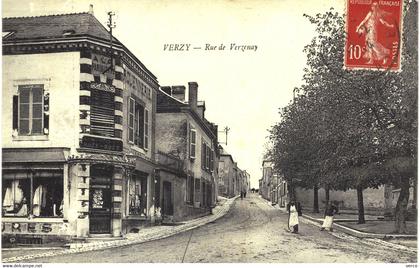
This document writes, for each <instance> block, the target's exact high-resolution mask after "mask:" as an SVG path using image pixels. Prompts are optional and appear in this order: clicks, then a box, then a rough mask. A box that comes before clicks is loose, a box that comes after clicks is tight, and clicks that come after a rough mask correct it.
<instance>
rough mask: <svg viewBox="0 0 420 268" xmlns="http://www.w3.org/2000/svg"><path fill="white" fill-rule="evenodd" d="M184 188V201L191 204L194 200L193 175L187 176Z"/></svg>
mask: <svg viewBox="0 0 420 268" xmlns="http://www.w3.org/2000/svg"><path fill="white" fill-rule="evenodd" d="M186 190H187V192H186V201H187V203H188V204H192V203H193V200H194V177H193V176H191V175H188V177H187V187H186Z"/></svg>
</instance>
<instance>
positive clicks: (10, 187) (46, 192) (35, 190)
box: [2, 171, 63, 217]
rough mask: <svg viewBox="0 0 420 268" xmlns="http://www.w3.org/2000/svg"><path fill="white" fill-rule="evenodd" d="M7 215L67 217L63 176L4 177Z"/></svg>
mask: <svg viewBox="0 0 420 268" xmlns="http://www.w3.org/2000/svg"><path fill="white" fill-rule="evenodd" d="M2 201H3V203H2V204H3V206H2V208H3V215H4V216H22V217H27V216H29V215H32V216H35V217H61V216H63V176H62V174H58V173H55V172H49V171H41V172H36V173H34V174H32V175H31V174H29V173H28V174H23V173H16V174H3V200H2Z"/></svg>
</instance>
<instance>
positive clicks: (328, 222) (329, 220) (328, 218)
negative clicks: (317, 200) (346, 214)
mask: <svg viewBox="0 0 420 268" xmlns="http://www.w3.org/2000/svg"><path fill="white" fill-rule="evenodd" d="M335 213H338V207H336V206H335V205H334V204H333V202H331V201H328V202H327V206H326V207H325V212H324V217H325V218H324V223H323V224H322V227H321V231H324V230H327V231H331V232H332V231H333V228H332V225H333V222H334V214H335Z"/></svg>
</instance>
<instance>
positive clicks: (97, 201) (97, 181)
mask: <svg viewBox="0 0 420 268" xmlns="http://www.w3.org/2000/svg"><path fill="white" fill-rule="evenodd" d="M112 174H113V168H112V166H105V165H94V166H92V167H91V170H90V178H91V179H90V190H89V233H90V234H109V233H111V182H112Z"/></svg>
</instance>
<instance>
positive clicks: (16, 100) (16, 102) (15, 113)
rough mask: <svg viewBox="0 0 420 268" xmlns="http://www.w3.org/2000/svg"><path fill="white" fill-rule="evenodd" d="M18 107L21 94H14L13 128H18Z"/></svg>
mask: <svg viewBox="0 0 420 268" xmlns="http://www.w3.org/2000/svg"><path fill="white" fill-rule="evenodd" d="M18 107H19V96H17V95H16V96H13V122H12V127H13V129H18V116H19V112H18Z"/></svg>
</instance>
